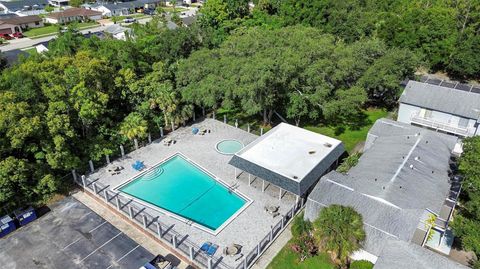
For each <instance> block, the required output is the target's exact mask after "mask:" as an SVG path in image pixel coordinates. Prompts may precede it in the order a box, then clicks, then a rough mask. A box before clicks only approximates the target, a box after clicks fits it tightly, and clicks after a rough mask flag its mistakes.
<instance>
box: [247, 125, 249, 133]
mask: <svg viewBox="0 0 480 269" xmlns="http://www.w3.org/2000/svg"><path fill="white" fill-rule="evenodd" d="M247 132H249V133H250V123H249V124H247Z"/></svg>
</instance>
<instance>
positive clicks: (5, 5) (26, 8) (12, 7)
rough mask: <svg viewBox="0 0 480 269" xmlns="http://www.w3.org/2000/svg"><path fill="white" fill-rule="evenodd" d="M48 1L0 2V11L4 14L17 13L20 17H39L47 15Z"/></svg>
mask: <svg viewBox="0 0 480 269" xmlns="http://www.w3.org/2000/svg"><path fill="white" fill-rule="evenodd" d="M47 6H48V0H19V1H0V10H1V12H3V13H16V14H19V15H38V14H42V13H45V7H47Z"/></svg>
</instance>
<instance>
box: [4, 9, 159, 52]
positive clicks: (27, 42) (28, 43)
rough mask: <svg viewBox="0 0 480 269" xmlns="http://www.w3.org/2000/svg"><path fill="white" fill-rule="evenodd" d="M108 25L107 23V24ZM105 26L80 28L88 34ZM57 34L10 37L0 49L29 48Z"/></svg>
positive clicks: (144, 19)
mask: <svg viewBox="0 0 480 269" xmlns="http://www.w3.org/2000/svg"><path fill="white" fill-rule="evenodd" d="M151 19H152V18H151V17H148V18H142V19H139V20H138V23H141V24H145V23H146V22H148V21H150V20H151ZM107 26H108V25H107ZM107 26H98V27H94V28H89V29H84V30H80V32H81V33H82V34H88V33H89V32H90V33H96V32H101V31H103V30H105V28H106V27H107ZM56 36H57V35H49V36H45V37H40V38H34V39H32V38H28V37H24V38H21V39H12V40H10V41H9V43H8V44H7V45H4V46H1V47H0V51H11V50H16V49H24V48H30V47H33V46H36V45H37V44H40V43H42V42H45V41H49V40H52V39H54V38H55V37H56Z"/></svg>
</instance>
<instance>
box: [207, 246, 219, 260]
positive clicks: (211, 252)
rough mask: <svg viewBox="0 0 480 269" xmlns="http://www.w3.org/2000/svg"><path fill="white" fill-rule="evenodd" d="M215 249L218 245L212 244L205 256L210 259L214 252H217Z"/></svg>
mask: <svg viewBox="0 0 480 269" xmlns="http://www.w3.org/2000/svg"><path fill="white" fill-rule="evenodd" d="M217 249H218V245H215V244H212V245H211V246H210V247H209V248H208V250H207V255H208V256H210V257H212V256H213V255H214V254H215V252H217Z"/></svg>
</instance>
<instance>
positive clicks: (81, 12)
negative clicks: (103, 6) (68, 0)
mask: <svg viewBox="0 0 480 269" xmlns="http://www.w3.org/2000/svg"><path fill="white" fill-rule="evenodd" d="M98 15H102V12H99V11H95V10H90V9H86V8H69V9H66V10H64V11H62V12H54V13H50V14H48V15H47V17H48V18H52V19H59V18H64V17H74V16H83V17H89V16H98Z"/></svg>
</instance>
